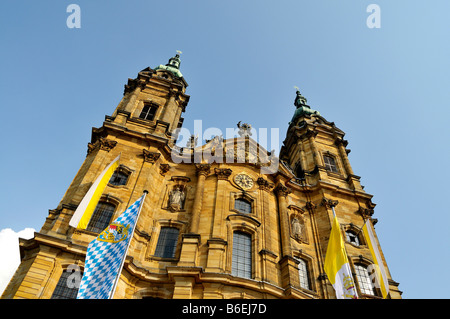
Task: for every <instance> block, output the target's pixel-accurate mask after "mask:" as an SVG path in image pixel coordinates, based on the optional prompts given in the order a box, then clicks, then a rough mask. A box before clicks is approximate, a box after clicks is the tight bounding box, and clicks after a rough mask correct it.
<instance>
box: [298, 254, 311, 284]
mask: <svg viewBox="0 0 450 319" xmlns="http://www.w3.org/2000/svg"><path fill="white" fill-rule="evenodd" d="M297 260H298V261H299V264H298V276H299V280H300V287H302V288H305V289H309V279H308V265H307V264H306V261H304V260H303V259H297Z"/></svg>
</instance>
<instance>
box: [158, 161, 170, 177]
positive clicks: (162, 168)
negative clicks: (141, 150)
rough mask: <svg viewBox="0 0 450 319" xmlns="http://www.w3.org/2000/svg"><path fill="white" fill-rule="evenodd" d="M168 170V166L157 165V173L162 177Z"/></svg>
mask: <svg viewBox="0 0 450 319" xmlns="http://www.w3.org/2000/svg"><path fill="white" fill-rule="evenodd" d="M169 170H170V165H169V164H160V165H159V173H160V174H161V175H162V176H164V175H165V174H166V173H167V172H168V171H169Z"/></svg>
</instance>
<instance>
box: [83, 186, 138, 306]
mask: <svg viewBox="0 0 450 319" xmlns="http://www.w3.org/2000/svg"><path fill="white" fill-rule="evenodd" d="M145 195H146V194H144V195H142V197H140V198H139V199H138V200H137V201H136V202H135V203H134V204H133V205H131V206H130V207H128V209H127V210H126V211H125V212H123V213H122V214H121V215H120V216H119V217H117V219H116V220H114V221H113V222H112V223H111V224H110V225H109V226H108V227H107V228H106V229H105V230H104V231H102V232H101V233H100V235H98V237H97V238H96V239H94V240H93V241H91V242H90V243H89V246H88V248H87V253H86V260H85V264H84V273H83V278H82V279H81V283H80V288H79V289H78V295H77V299H108V298H112V294H113V293H114V291H113V290H114V288H115V284H116V281H117V280H118V277H119V276H120V273H119V272H120V271H121V268H122V265H123V261H124V259H125V257H126V254H127V250H128V246H129V243H130V240H131V238H132V237H133V232H134V227H135V225H136V221H137V219H138V217H139V212H140V208H141V205H142V202H143V201H144V198H145Z"/></svg>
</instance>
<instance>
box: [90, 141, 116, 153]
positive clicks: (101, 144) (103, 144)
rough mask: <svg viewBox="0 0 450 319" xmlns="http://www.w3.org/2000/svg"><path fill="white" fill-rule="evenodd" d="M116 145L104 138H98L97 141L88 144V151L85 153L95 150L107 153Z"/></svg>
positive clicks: (114, 142)
mask: <svg viewBox="0 0 450 319" xmlns="http://www.w3.org/2000/svg"><path fill="white" fill-rule="evenodd" d="M116 145H117V141H113V140H109V139H106V138H104V137H100V138H99V139H98V140H97V141H95V142H94V143H88V151H87V153H88V154H90V153H91V152H93V151H94V150H96V149H101V150H104V151H107V152H109V151H110V150H112V149H113V148H114V147H115V146H116Z"/></svg>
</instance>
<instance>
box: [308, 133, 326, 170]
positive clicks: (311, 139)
mask: <svg viewBox="0 0 450 319" xmlns="http://www.w3.org/2000/svg"><path fill="white" fill-rule="evenodd" d="M316 135H317V132H313V131H308V133H306V136H307V137H308V139H309V145H310V146H311V150H312V153H313V159H314V164H315V165H316V166H322V164H321V163H322V162H321V161H320V155H319V151H318V150H317V147H316V144H315V141H314V138H315V137H316Z"/></svg>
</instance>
